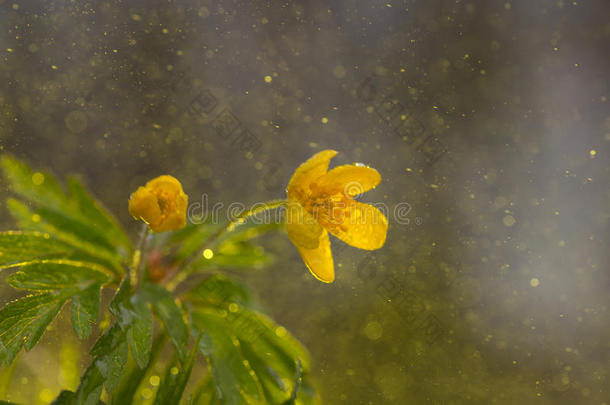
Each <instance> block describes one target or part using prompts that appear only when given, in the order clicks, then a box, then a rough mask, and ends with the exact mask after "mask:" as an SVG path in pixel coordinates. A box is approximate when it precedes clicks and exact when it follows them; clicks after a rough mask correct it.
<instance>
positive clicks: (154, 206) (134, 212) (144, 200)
mask: <svg viewBox="0 0 610 405" xmlns="http://www.w3.org/2000/svg"><path fill="white" fill-rule="evenodd" d="M129 213H130V214H131V216H132V217H134V218H135V219H141V220H142V221H144V222H146V223H147V224H150V225H152V226H154V225H156V224H157V222H159V221H160V220H161V208H159V204H158V203H157V197H156V196H155V195H154V194H153V193H151V192H150V191H149V190H148V189H146V188H144V187H138V189H137V190H136V191H135V192H134V193H133V194H132V195H131V197H130V198H129Z"/></svg>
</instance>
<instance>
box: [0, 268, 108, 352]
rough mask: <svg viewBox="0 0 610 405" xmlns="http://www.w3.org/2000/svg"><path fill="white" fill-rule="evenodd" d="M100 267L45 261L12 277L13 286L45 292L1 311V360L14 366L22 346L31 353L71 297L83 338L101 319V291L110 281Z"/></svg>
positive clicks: (18, 301)
mask: <svg viewBox="0 0 610 405" xmlns="http://www.w3.org/2000/svg"><path fill="white" fill-rule="evenodd" d="M100 268H101V267H99V266H96V265H93V264H91V263H81V262H73V261H67V260H43V261H39V262H30V263H27V264H25V265H22V266H21V267H20V269H19V271H18V272H16V273H14V274H12V275H11V276H9V277H8V283H9V284H10V285H12V286H13V287H15V288H19V289H28V290H33V291H40V292H42V293H41V294H38V295H30V296H27V297H25V298H21V299H19V300H17V301H13V302H11V303H9V304H8V305H6V306H5V307H4V308H3V309H2V310H0V331H2V334H1V335H0V343H1V344H2V345H1V347H0V349H1V350H0V352H1V353H0V358H1V359H2V360H3V361H4V362H7V363H10V362H11V361H12V360H13V358H14V357H15V355H16V354H17V353H18V352H19V350H20V349H21V347H22V346H23V347H25V349H26V350H30V349H31V348H32V347H33V346H34V345H35V344H36V342H38V339H39V338H40V336H41V335H42V333H43V332H44V330H45V329H46V327H47V326H48V325H49V323H50V322H51V321H52V320H53V318H55V316H57V313H58V312H59V310H60V309H61V307H62V306H63V304H64V303H65V302H66V301H68V300H69V299H71V298H72V299H75V300H76V304H75V305H76V307H77V308H78V311H77V314H76V318H75V314H74V308H73V316H72V320H73V324H74V328H75V330H76V332H77V335H78V336H79V337H81V338H82V337H84V336H86V335H87V334H88V333H89V332H90V327H91V326H90V324H91V323H93V322H95V321H96V320H97V316H98V314H97V305H98V301H99V291H100V288H101V286H102V284H104V283H105V282H107V281H108V280H109V277H108V276H107V275H106V274H104V273H102V272H101V271H98V270H99V269H100ZM83 300H84V301H85V302H86V306H85V307H83ZM94 301H95V302H94Z"/></svg>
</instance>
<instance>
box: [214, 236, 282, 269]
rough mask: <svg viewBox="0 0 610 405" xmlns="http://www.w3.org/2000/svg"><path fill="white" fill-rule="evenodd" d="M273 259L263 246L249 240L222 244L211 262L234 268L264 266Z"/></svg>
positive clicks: (222, 266) (221, 266)
mask: <svg viewBox="0 0 610 405" xmlns="http://www.w3.org/2000/svg"><path fill="white" fill-rule="evenodd" d="M204 260H205V259H204ZM272 261H273V260H272V258H271V256H269V255H268V254H266V253H265V250H264V249H263V248H262V247H261V246H256V245H254V244H252V243H249V242H227V243H224V244H222V245H221V246H220V248H219V250H218V252H217V253H215V254H214V257H213V258H212V260H211V261H210V262H211V264H212V265H214V266H217V267H219V268H233V267H262V266H264V265H267V264H269V263H271V262H272Z"/></svg>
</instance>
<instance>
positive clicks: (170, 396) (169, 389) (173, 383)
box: [154, 345, 197, 405]
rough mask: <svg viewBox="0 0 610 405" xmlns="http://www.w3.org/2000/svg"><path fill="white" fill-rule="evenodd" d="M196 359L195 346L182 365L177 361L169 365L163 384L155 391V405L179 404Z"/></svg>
mask: <svg viewBox="0 0 610 405" xmlns="http://www.w3.org/2000/svg"><path fill="white" fill-rule="evenodd" d="M196 357H197V345H195V346H194V347H193V349H192V350H191V353H190V354H189V355H188V357H187V358H186V359H185V360H184V361H183V363H182V364H180V362H178V361H173V362H171V363H169V365H168V366H167V369H166V371H165V377H164V378H163V380H162V381H163V383H162V384H161V386H160V387H159V390H158V391H157V396H156V397H155V402H154V403H155V405H173V404H177V403H179V402H180V398H182V393H183V392H184V389H185V388H186V384H187V383H188V380H189V377H190V376H191V371H193V365H194V364H195V358H196Z"/></svg>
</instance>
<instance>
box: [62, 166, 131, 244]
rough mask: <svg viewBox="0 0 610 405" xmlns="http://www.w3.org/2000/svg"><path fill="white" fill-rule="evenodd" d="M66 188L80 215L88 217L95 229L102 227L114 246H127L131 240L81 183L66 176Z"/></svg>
mask: <svg viewBox="0 0 610 405" xmlns="http://www.w3.org/2000/svg"><path fill="white" fill-rule="evenodd" d="M68 190H69V192H70V195H71V197H72V199H73V201H74V202H75V204H76V205H77V207H78V210H79V212H80V213H81V215H82V216H84V217H86V218H87V219H88V222H89V223H91V224H93V225H94V226H95V228H96V229H103V230H104V235H105V236H106V239H107V240H108V241H109V242H110V243H111V244H112V245H113V246H115V247H118V248H120V247H129V246H131V241H130V240H129V237H128V236H127V234H126V233H125V231H124V230H123V228H122V227H121V226H120V225H119V223H118V222H117V221H116V219H115V218H114V217H113V216H112V215H111V214H110V213H109V212H108V211H107V210H106V209H104V208H103V207H102V205H101V204H100V203H99V201H97V200H95V199H94V198H93V197H92V196H91V195H90V194H89V193H88V192H87V190H86V189H85V187H84V186H83V185H82V183H81V182H80V181H79V180H78V179H76V178H74V177H70V178H68Z"/></svg>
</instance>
